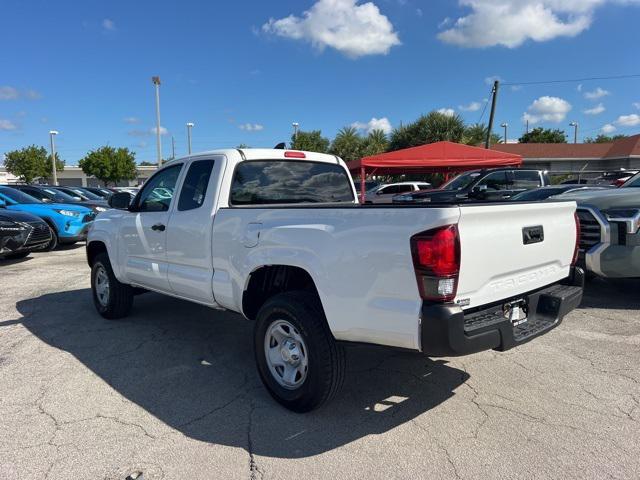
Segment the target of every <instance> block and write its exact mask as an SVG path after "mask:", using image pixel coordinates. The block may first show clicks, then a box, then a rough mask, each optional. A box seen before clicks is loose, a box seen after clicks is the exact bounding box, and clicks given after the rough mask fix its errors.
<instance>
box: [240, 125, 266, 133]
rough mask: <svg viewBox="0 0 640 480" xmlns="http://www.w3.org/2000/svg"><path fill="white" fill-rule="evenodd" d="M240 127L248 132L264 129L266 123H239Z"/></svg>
mask: <svg viewBox="0 0 640 480" xmlns="http://www.w3.org/2000/svg"><path fill="white" fill-rule="evenodd" d="M238 128H239V129H240V130H245V131H247V132H259V131H260V130H264V125H260V124H259V123H243V124H240V125H238Z"/></svg>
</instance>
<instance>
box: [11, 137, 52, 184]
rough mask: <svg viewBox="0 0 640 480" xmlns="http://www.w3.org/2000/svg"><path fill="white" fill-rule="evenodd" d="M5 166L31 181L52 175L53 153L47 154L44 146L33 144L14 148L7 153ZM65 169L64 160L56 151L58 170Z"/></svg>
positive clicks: (21, 178) (18, 175)
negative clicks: (19, 148) (18, 148)
mask: <svg viewBox="0 0 640 480" xmlns="http://www.w3.org/2000/svg"><path fill="white" fill-rule="evenodd" d="M4 166H5V167H6V168H7V172H9V173H11V174H13V175H15V176H16V177H18V178H19V179H20V180H22V181H23V182H26V183H31V182H33V181H34V180H35V179H37V178H49V177H50V176H51V170H52V168H51V167H52V164H51V155H49V154H47V150H46V149H45V148H44V147H38V146H36V145H31V146H29V147H25V148H23V149H21V150H13V151H11V152H8V153H7V154H6V155H5V160H4ZM62 170H64V161H63V160H61V159H60V156H59V155H58V153H57V152H56V171H62Z"/></svg>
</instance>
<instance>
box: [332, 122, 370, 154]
mask: <svg viewBox="0 0 640 480" xmlns="http://www.w3.org/2000/svg"><path fill="white" fill-rule="evenodd" d="M362 147H363V141H362V138H361V137H360V135H358V130H357V129H356V128H355V127H342V128H341V129H340V130H339V131H338V133H337V134H336V138H334V139H333V142H332V143H331V148H330V149H329V152H330V153H332V154H334V155H338V156H339V157H340V158H342V159H343V160H344V161H345V162H350V161H352V160H357V159H359V158H360V157H361V156H362Z"/></svg>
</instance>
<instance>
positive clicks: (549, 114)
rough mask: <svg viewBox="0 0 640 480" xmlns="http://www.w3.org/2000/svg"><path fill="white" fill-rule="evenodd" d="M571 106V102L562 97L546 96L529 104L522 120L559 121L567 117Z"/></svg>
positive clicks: (535, 121)
mask: <svg viewBox="0 0 640 480" xmlns="http://www.w3.org/2000/svg"><path fill="white" fill-rule="evenodd" d="M571 108H572V107H571V104H570V103H569V102H567V101H566V100H564V99H562V98H558V97H549V96H544V97H540V98H538V99H537V100H534V102H533V103H532V104H531V105H529V108H527V111H526V112H525V113H524V115H523V116H522V120H524V121H526V120H529V122H530V123H538V122H541V121H544V122H554V123H558V122H561V121H563V120H564V119H565V118H566V117H567V113H569V111H570V110H571Z"/></svg>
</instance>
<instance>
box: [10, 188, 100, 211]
mask: <svg viewBox="0 0 640 480" xmlns="http://www.w3.org/2000/svg"><path fill="white" fill-rule="evenodd" d="M11 188H15V189H16V190H20V191H21V192H24V193H26V194H27V195H31V196H32V197H35V198H37V199H38V200H41V201H43V202H44V203H73V204H76V205H82V206H84V207H87V208H90V209H92V210H93V211H94V212H96V213H100V212H105V211H107V210H108V209H109V204H108V203H107V201H106V200H83V199H80V198H81V197H79V196H77V195H76V196H71V195H68V194H67V193H65V192H64V191H63V190H59V189H58V188H57V187H50V186H48V185H11Z"/></svg>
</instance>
